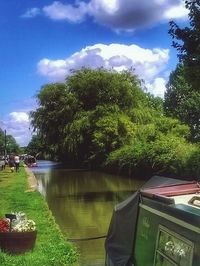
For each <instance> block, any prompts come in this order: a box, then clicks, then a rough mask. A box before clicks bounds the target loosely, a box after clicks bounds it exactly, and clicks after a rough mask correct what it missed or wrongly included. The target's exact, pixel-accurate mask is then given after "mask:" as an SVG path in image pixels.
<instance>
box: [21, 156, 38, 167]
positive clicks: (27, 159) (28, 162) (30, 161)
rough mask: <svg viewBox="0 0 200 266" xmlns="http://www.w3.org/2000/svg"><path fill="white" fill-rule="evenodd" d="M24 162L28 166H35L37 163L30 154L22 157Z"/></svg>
mask: <svg viewBox="0 0 200 266" xmlns="http://www.w3.org/2000/svg"><path fill="white" fill-rule="evenodd" d="M24 163H25V164H26V165H27V166H28V167H37V166H38V164H37V160H36V158H35V157H34V156H32V155H27V156H26V157H25V158H24Z"/></svg>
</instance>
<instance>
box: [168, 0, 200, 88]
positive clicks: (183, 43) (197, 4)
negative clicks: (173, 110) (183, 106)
mask: <svg viewBox="0 0 200 266" xmlns="http://www.w3.org/2000/svg"><path fill="white" fill-rule="evenodd" d="M185 6H186V8H187V9H188V10H189V25H188V26H187V27H185V28H180V27H179V26H178V25H177V24H176V23H175V22H174V21H172V22H170V25H171V28H170V30H169V33H170V34H171V36H172V38H173V40H174V41H173V46H174V47H175V48H176V49H177V51H178V56H179V58H180V61H181V62H182V63H183V64H184V66H185V69H186V77H187V80H188V82H189V83H190V84H191V86H192V88H193V90H197V91H199V84H200V1H199V0H186V1H185Z"/></svg>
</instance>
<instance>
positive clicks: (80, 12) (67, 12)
mask: <svg viewBox="0 0 200 266" xmlns="http://www.w3.org/2000/svg"><path fill="white" fill-rule="evenodd" d="M43 12H44V14H45V15H46V16H47V17H49V18H51V19H54V20H68V21H70V22H81V21H82V20H83V19H84V16H85V14H86V13H87V5H86V4H85V3H84V2H80V3H79V4H78V5H77V6H72V5H68V4H66V5H64V4H62V3H61V2H59V1H56V2H53V4H51V5H49V6H45V7H44V8H43Z"/></svg>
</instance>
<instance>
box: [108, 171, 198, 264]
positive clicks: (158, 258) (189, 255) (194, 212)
mask: <svg viewBox="0 0 200 266" xmlns="http://www.w3.org/2000/svg"><path fill="white" fill-rule="evenodd" d="M105 248H106V262H105V265H106V266H199V265H200V185H199V183H198V182H196V181H183V180H179V179H171V178H166V177H159V176H154V177H152V178H151V179H150V180H149V181H148V182H147V183H146V184H145V185H144V186H143V187H142V188H141V189H140V191H137V192H135V193H134V195H132V196H131V197H130V198H128V199H127V200H126V201H124V202H122V203H120V204H118V205H117V206H116V207H115V209H114V211H113V216H112V220H111V223H110V227H109V230H108V235H107V238H106V242H105Z"/></svg>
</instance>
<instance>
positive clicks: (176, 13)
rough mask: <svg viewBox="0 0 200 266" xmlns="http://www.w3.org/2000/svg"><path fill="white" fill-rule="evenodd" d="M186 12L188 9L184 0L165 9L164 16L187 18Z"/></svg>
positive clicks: (167, 17) (168, 17)
mask: <svg viewBox="0 0 200 266" xmlns="http://www.w3.org/2000/svg"><path fill="white" fill-rule="evenodd" d="M188 13H189V10H188V9H186V8H185V4H184V1H182V2H181V3H180V4H179V5H177V6H173V7H171V8H169V9H167V10H166V12H165V13H164V17H165V18H166V19H179V18H187V17H188Z"/></svg>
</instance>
